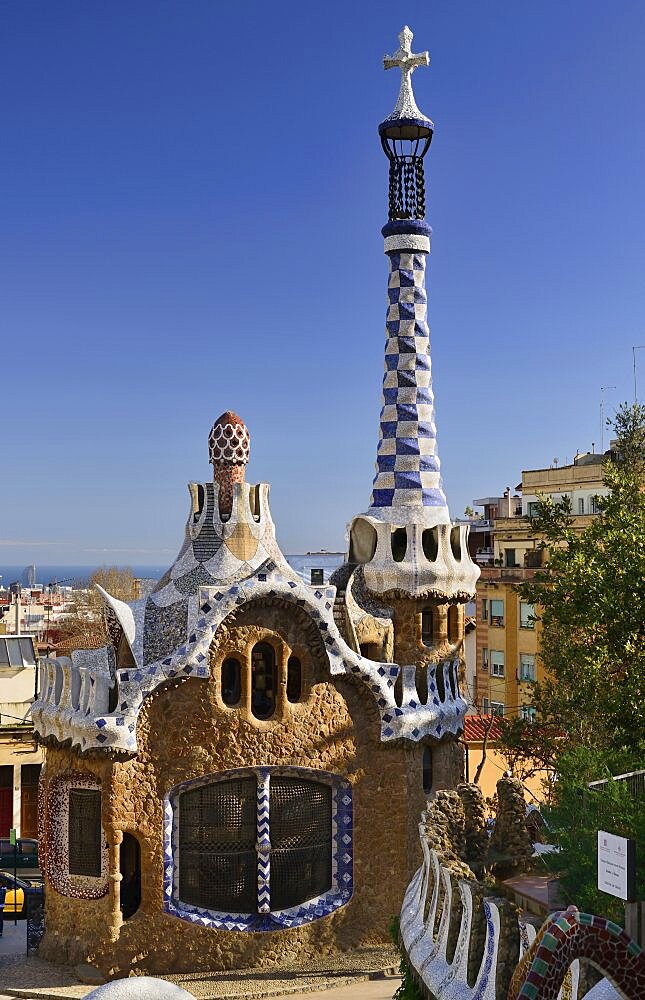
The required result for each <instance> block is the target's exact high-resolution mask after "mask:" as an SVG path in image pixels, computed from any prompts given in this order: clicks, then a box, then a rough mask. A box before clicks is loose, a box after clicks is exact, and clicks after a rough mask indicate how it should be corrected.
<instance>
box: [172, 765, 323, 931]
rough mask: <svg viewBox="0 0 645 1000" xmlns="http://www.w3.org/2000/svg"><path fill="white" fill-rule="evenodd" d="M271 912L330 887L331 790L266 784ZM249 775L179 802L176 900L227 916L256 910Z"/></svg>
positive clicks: (279, 780)
mask: <svg viewBox="0 0 645 1000" xmlns="http://www.w3.org/2000/svg"><path fill="white" fill-rule="evenodd" d="M269 816H270V820H269V823H270V840H271V852H270V861H271V863H270V898H271V909H272V910H282V909H286V908H287V907H290V906H297V905H298V904H300V903H303V902H305V901H306V900H308V899H313V898H314V897H316V896H320V895H322V894H323V893H325V892H327V891H328V890H329V889H331V887H332V789H331V787H330V786H329V785H327V784H323V783H322V782H317V781H307V780H302V779H298V778H289V777H282V776H280V777H278V776H276V777H272V778H271V782H270V785H269ZM257 830H258V800H257V778H256V776H255V775H254V776H252V777H247V778H239V779H232V780H227V781H214V782H212V783H210V784H206V785H201V786H199V787H198V788H195V789H192V790H188V791H185V792H183V793H182V795H181V797H180V800H179V898H180V899H181V900H182V901H183V902H185V903H188V904H190V905H192V906H198V907H200V908H203V909H208V910H216V911H220V912H227V913H257V912H258V864H259V860H258V853H257Z"/></svg>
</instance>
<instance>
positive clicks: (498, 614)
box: [490, 601, 504, 628]
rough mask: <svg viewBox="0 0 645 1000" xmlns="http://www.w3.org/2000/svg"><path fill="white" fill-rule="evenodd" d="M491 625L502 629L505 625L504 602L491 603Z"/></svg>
mask: <svg viewBox="0 0 645 1000" xmlns="http://www.w3.org/2000/svg"><path fill="white" fill-rule="evenodd" d="M490 623H491V625H497V626H498V627H500V628H501V627H502V626H503V624H504V602H503V601H491V602H490Z"/></svg>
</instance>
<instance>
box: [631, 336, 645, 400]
mask: <svg viewBox="0 0 645 1000" xmlns="http://www.w3.org/2000/svg"><path fill="white" fill-rule="evenodd" d="M636 351H645V344H636V346H635V347H632V361H633V364H634V402H635V403H637V402H638V398H637V396H636Z"/></svg>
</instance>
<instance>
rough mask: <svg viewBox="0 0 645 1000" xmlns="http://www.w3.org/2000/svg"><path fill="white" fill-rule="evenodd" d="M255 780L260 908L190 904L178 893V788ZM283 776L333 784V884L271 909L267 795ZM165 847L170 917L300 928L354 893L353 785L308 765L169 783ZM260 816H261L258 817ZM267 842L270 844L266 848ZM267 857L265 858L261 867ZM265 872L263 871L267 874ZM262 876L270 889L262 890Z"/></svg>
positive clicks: (221, 925) (231, 925)
mask: <svg viewBox="0 0 645 1000" xmlns="http://www.w3.org/2000/svg"><path fill="white" fill-rule="evenodd" d="M250 775H254V776H255V777H256V779H257V788H258V792H257V801H258V844H257V854H258V910H259V912H258V913H222V912H219V911H216V910H207V909H202V908H200V907H196V906H191V905H190V904H188V903H184V902H182V900H181V899H180V898H179V868H180V865H181V854H180V851H179V847H178V844H179V823H180V815H181V795H182V792H185V791H188V790H189V789H193V788H197V787H199V786H200V785H206V784H211V783H212V782H214V781H226V780H227V779H231V778H233V779H234V778H241V777H249V776H250ZM272 775H285V776H286V777H291V778H303V779H305V780H308V781H319V782H323V783H324V784H327V785H330V786H331V789H332V829H331V835H332V879H331V881H332V884H331V888H330V889H329V890H328V891H327V892H325V893H323V894H322V895H320V896H316V897H315V898H314V899H308V900H307V901H306V902H304V903H300V904H299V905H298V906H292V907H289V908H288V909H284V910H274V911H273V912H271V910H270V896H269V893H270V874H269V868H268V853H267V852H268V850H270V841H271V819H270V809H271V805H270V797H271V776H272ZM163 815H164V820H163V824H164V825H163V850H164V888H163V895H164V902H163V908H164V910H165V912H166V913H169V914H170V915H171V916H174V917H179V918H180V919H181V920H188V921H189V922H190V923H193V924H198V925H199V926H201V927H211V928H216V929H219V930H229V931H276V930H284V929H286V928H289V927H299V926H300V925H301V924H307V923H311V922H312V921H313V920H318V919H320V918H321V917H327V916H329V914H330V913H333V912H334V911H335V910H337V909H339V908H340V907H341V906H344V905H345V904H346V903H348V902H349V901H350V899H351V898H352V895H353V892H354V875H353V811H352V786H351V784H350V783H349V782H348V781H346V780H345V779H344V778H342V777H340V776H339V775H337V774H332V773H331V772H329V771H320V770H318V769H317V768H311V767H259V768H258V767H250V768H234V769H232V770H229V771H220V772H218V773H216V774H207V775H204V776H203V777H200V778H194V779H193V780H192V781H185V782H183V783H182V784H180V785H177V786H176V787H175V788H173V789H172V790H171V791H170V792H169V793H168V794H167V795H166V797H165V798H164V805H163ZM261 815H262V816H263V819H262V821H261V820H260V816H261ZM267 845H268V848H267ZM265 861H266V862H267V864H266V867H265ZM265 873H266V874H265ZM265 879H266V881H267V882H268V885H269V893H266V894H265V893H264V891H263V887H264V883H265Z"/></svg>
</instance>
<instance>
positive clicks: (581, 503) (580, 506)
mask: <svg viewBox="0 0 645 1000" xmlns="http://www.w3.org/2000/svg"><path fill="white" fill-rule="evenodd" d="M584 512H585V498H584V497H580V498H579V499H578V513H579V514H584Z"/></svg>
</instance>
